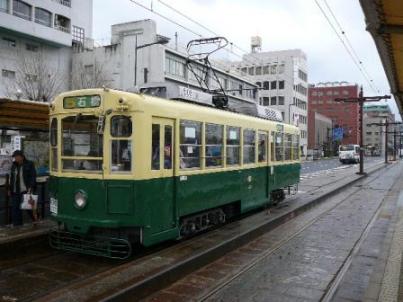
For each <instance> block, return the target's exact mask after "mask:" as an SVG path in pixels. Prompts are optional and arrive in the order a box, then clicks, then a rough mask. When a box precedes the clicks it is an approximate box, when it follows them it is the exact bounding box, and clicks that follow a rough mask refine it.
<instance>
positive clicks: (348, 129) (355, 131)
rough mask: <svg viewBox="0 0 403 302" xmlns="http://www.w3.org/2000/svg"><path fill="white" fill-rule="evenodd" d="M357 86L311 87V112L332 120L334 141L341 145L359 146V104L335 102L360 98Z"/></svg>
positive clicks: (325, 84) (335, 83)
mask: <svg viewBox="0 0 403 302" xmlns="http://www.w3.org/2000/svg"><path fill="white" fill-rule="evenodd" d="M358 94H359V87H358V85H357V84H349V83H347V82H328V83H319V84H317V85H310V86H309V93H308V103H309V105H308V106H309V110H310V111H312V112H318V113H320V114H323V115H324V116H327V117H328V118H330V119H331V120H332V123H333V125H332V128H333V131H332V132H333V140H334V141H336V146H335V147H337V145H340V144H359V135H360V133H359V106H358V103H343V102H335V101H334V99H335V98H348V97H358Z"/></svg>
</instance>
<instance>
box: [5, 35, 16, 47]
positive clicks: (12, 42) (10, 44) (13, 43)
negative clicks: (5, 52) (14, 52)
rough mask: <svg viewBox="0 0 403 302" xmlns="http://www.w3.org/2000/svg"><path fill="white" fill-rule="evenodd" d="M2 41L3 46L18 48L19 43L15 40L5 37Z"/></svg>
mask: <svg viewBox="0 0 403 302" xmlns="http://www.w3.org/2000/svg"><path fill="white" fill-rule="evenodd" d="M2 40H3V44H5V45H7V46H8V47H16V46H17V42H16V41H15V40H14V39H10V38H7V37H3V38H2Z"/></svg>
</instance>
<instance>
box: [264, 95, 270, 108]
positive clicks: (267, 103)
mask: <svg viewBox="0 0 403 302" xmlns="http://www.w3.org/2000/svg"><path fill="white" fill-rule="evenodd" d="M263 106H270V98H269V97H267V96H264V97H263Z"/></svg>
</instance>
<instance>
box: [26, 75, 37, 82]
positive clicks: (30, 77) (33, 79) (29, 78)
mask: <svg viewBox="0 0 403 302" xmlns="http://www.w3.org/2000/svg"><path fill="white" fill-rule="evenodd" d="M25 80H26V81H28V82H36V81H37V80H38V76H37V75H36V74H29V73H27V74H25Z"/></svg>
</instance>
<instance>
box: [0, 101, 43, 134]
mask: <svg viewBox="0 0 403 302" xmlns="http://www.w3.org/2000/svg"><path fill="white" fill-rule="evenodd" d="M48 121H49V104H47V103H39V102H33V101H19V100H18V101H17V100H10V99H5V98H0V130H1V129H16V130H37V131H38V130H39V131H43V130H45V131H47V130H48V127H49V122H48Z"/></svg>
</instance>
